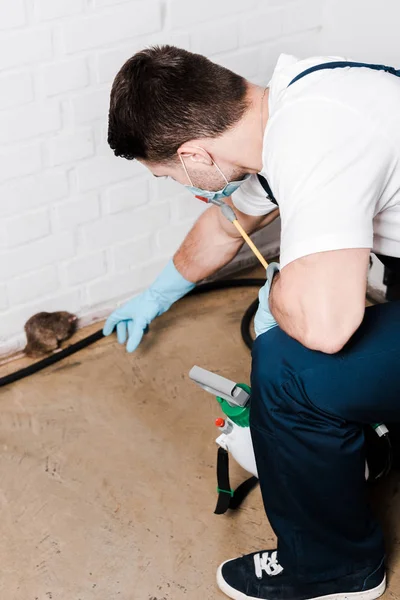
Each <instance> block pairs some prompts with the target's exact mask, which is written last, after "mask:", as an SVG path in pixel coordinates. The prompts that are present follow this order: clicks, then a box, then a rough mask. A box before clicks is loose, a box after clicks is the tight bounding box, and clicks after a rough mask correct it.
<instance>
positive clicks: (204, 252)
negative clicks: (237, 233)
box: [174, 207, 243, 283]
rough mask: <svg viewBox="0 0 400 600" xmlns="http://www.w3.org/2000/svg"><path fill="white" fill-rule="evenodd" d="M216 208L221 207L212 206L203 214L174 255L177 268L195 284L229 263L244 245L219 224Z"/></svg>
mask: <svg viewBox="0 0 400 600" xmlns="http://www.w3.org/2000/svg"><path fill="white" fill-rule="evenodd" d="M217 211H219V208H217V207H211V208H209V209H208V210H207V211H206V212H205V213H203V214H202V215H201V217H200V218H199V219H198V220H197V221H196V223H195V224H194V226H193V227H192V229H191V230H190V231H189V233H188V234H187V236H186V238H185V239H184V241H183V242H182V245H181V246H180V248H179V249H178V250H177V252H176V254H175V256H174V263H175V266H176V268H177V269H178V271H179V272H180V273H181V274H182V275H183V276H184V277H185V278H186V279H188V280H189V281H193V282H194V283H197V282H198V281H201V280H202V279H204V278H205V277H209V276H210V275H212V274H214V273H216V272H217V271H218V270H219V269H221V268H222V267H223V266H225V265H226V264H228V263H229V262H230V261H231V260H232V259H233V258H234V257H235V256H236V254H237V253H238V252H239V250H240V248H241V247H242V245H243V240H242V239H241V238H238V237H232V236H230V235H228V234H227V233H226V232H225V231H224V230H223V229H222V228H221V227H220V221H219V219H218V214H217Z"/></svg>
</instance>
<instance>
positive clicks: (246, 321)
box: [0, 278, 265, 387]
mask: <svg viewBox="0 0 400 600" xmlns="http://www.w3.org/2000/svg"><path fill="white" fill-rule="evenodd" d="M264 283H265V279H252V278H249V279H225V280H223V279H222V280H221V281H211V282H209V283H202V284H200V285H198V286H196V287H195V288H194V289H193V290H192V291H191V292H189V294H187V296H196V295H197V294H204V293H206V292H212V291H214V290H225V289H229V288H240V287H258V288H260V287H261V286H263V285H264ZM257 307H258V298H257V299H256V300H254V302H252V303H251V305H250V306H249V308H248V309H247V310H246V312H245V313H244V315H243V318H242V322H241V324H240V331H241V334H242V338H243V341H244V343H245V344H246V346H247V347H248V348H249V349H250V350H251V346H252V344H253V338H252V336H251V333H250V324H251V319H252V318H253V315H254V313H255V312H256V310H257ZM103 337H104V335H103V330H102V329H99V330H98V331H96V332H95V333H92V334H91V335H89V336H87V337H85V338H83V339H82V340H79V342H75V344H71V345H70V346H68V348H64V349H62V350H60V351H59V352H55V353H54V354H51V355H50V356H46V358H43V359H42V360H38V361H37V362H35V363H33V364H32V365H29V366H28V367H25V368H23V369H19V370H18V371H15V372H14V373H10V374H9V375H5V376H4V377H0V387H4V386H5V385H9V384H10V383H15V382H16V381H19V380H20V379H24V377H28V376H29V375H33V374H34V373H37V372H38V371H42V370H43V369H45V368H46V367H50V365H54V364H55V363H57V362H59V361H60V360H63V359H64V358H67V357H68V356H71V354H75V352H78V351H79V350H82V349H83V348H86V347H87V346H90V345H91V344H94V343H95V342H97V341H98V340H101V339H102V338H103Z"/></svg>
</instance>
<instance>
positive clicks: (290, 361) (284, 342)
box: [251, 327, 335, 429]
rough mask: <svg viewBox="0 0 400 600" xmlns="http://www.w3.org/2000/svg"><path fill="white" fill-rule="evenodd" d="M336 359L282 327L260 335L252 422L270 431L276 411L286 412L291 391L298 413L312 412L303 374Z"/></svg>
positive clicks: (254, 355)
mask: <svg viewBox="0 0 400 600" xmlns="http://www.w3.org/2000/svg"><path fill="white" fill-rule="evenodd" d="M334 360H335V358H334V357H333V356H331V355H328V354H323V353H321V352H316V351H314V350H310V349H309V348H306V347H305V346H303V345H302V344H300V343H299V342H297V341H296V340H294V339H293V338H291V337H290V336H288V335H287V334H286V333H285V332H284V331H282V329H280V328H279V327H275V328H274V329H271V330H269V331H267V332H266V333H264V334H262V335H260V336H259V337H258V338H257V340H256V341H255V343H254V346H253V351H252V373H251V387H252V422H253V423H258V424H259V425H260V426H263V427H264V428H266V429H268V428H269V425H268V423H269V420H270V419H271V418H272V417H273V413H274V412H275V411H279V412H282V411H283V412H286V411H287V408H288V406H287V405H288V398H287V395H288V392H287V389H288V388H290V390H291V391H290V396H291V398H290V402H289V404H290V405H291V406H292V408H293V407H294V405H295V404H297V405H298V409H299V410H301V407H306V405H307V408H308V409H309V410H313V406H312V405H311V406H310V405H309V403H308V395H307V389H306V387H307V386H303V384H302V380H303V376H302V374H303V373H304V372H307V371H308V370H310V369H312V370H313V372H315V370H318V368H319V366H326V365H327V364H328V363H330V362H332V361H334ZM327 385H328V381H327Z"/></svg>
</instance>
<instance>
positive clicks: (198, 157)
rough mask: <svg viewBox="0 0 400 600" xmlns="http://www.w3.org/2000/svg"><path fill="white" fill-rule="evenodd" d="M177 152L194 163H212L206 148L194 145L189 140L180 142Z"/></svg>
mask: <svg viewBox="0 0 400 600" xmlns="http://www.w3.org/2000/svg"><path fill="white" fill-rule="evenodd" d="M178 154H180V155H181V156H182V158H183V159H185V160H191V161H193V162H195V163H200V164H203V165H209V166H211V165H212V164H213V160H212V158H211V156H210V155H209V154H208V152H207V150H204V148H201V147H200V146H195V145H193V144H192V143H191V142H187V143H185V144H182V146H181V147H180V148H178Z"/></svg>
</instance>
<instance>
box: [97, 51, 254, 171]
mask: <svg viewBox="0 0 400 600" xmlns="http://www.w3.org/2000/svg"><path fill="white" fill-rule="evenodd" d="M246 90H247V84H246V80H245V79H244V78H243V77H241V76H240V75H237V74H236V73H233V72H232V71H230V70H229V69H226V68H225V67H222V66H220V65H217V64H215V63H213V62H211V61H210V60H209V59H208V58H206V57H205V56H202V55H200V54H193V53H192V52H188V51H187V50H182V49H181V48H176V47H175V46H154V47H151V48H148V49H145V50H141V51H140V52H138V53H137V54H135V55H134V56H132V58H130V59H129V60H128V61H127V62H126V63H125V64H124V66H123V67H122V68H121V70H120V71H119V73H118V74H117V76H116V77H115V80H114V83H113V86H112V90H111V98H110V112H109V122H108V143H109V144H110V146H111V148H112V149H113V150H114V153H115V155H116V156H123V157H124V158H128V159H134V158H139V159H144V160H149V161H152V162H168V161H170V160H171V159H174V158H175V154H176V151H177V150H178V148H179V147H180V146H181V145H182V144H183V143H185V142H187V141H189V140H193V139H196V138H199V137H211V138H215V137H217V136H219V135H221V134H222V133H224V131H226V130H227V129H228V128H230V127H232V126H233V125H235V123H237V122H238V121H239V120H240V118H241V117H242V116H243V114H244V112H245V111H246V109H247V106H248V102H247V100H246Z"/></svg>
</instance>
